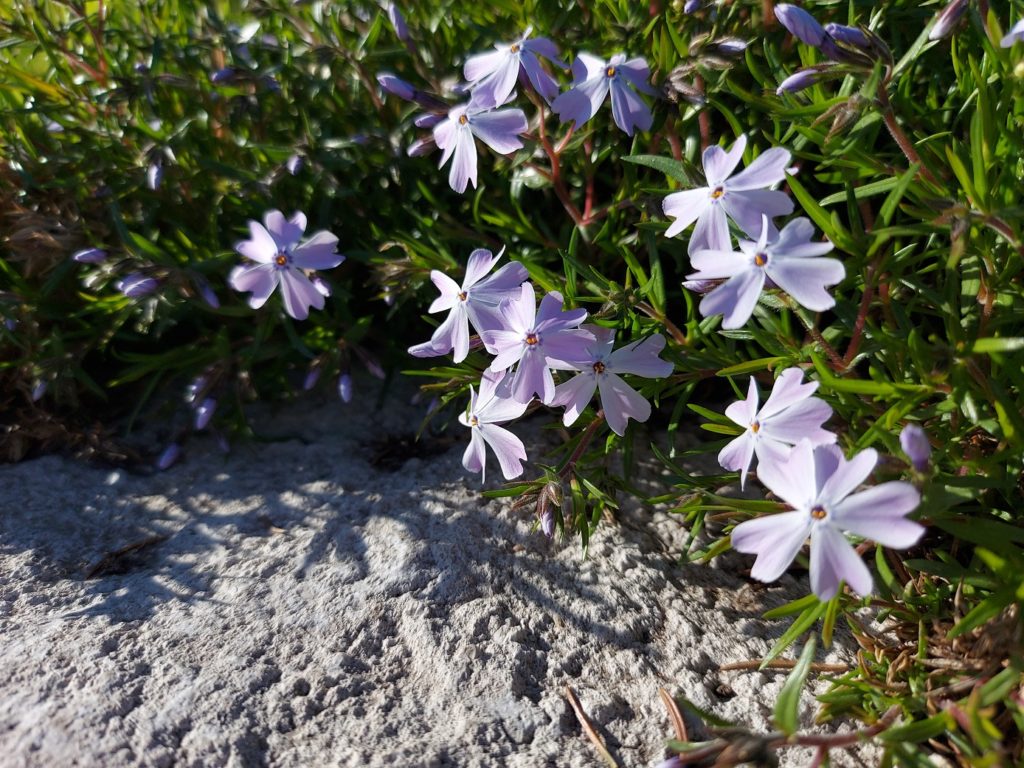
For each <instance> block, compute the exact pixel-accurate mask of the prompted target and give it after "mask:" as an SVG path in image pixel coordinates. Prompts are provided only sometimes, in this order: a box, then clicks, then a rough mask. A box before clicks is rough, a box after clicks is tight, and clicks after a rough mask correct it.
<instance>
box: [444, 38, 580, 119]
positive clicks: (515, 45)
mask: <svg viewBox="0 0 1024 768" xmlns="http://www.w3.org/2000/svg"><path fill="white" fill-rule="evenodd" d="M532 31H533V27H528V28H527V30H526V31H525V32H524V33H523V36H522V37H520V38H519V39H518V40H516V41H514V42H512V43H508V44H498V45H495V46H494V47H495V49H496V50H495V52H494V53H478V54H477V55H475V56H470V57H469V59H467V60H466V64H465V66H464V67H463V69H462V73H463V75H465V77H466V80H468V81H469V83H470V87H471V88H472V89H473V100H474V101H475V102H477V103H479V104H492V105H495V106H497V105H501V104H504V103H505V102H506V101H508V98H509V96H510V95H511V94H512V90H513V89H514V88H515V87H516V81H517V80H519V78H520V77H524V78H528V79H529V81H530V83H531V84H532V85H533V88H534V90H535V91H537V93H539V94H540V95H541V96H542V97H543V98H544V100H545V101H546V102H548V103H549V104H550V103H551V100H552V99H553V98H555V97H556V96H557V95H558V83H556V82H555V80H554V78H552V77H551V75H549V74H548V73H547V72H546V71H545V70H544V68H543V67H542V66H541V65H540V60H539V59H538V58H537V57H538V56H543V57H544V58H546V59H549V60H550V61H552V62H554V63H555V64H556V65H558V66H560V67H561V68H562V69H565V63H564V62H561V61H559V60H558V47H557V46H556V45H555V44H554V43H552V42H551V41H550V40H548V39H547V38H546V37H530V32H532Z"/></svg>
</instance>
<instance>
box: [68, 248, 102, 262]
mask: <svg viewBox="0 0 1024 768" xmlns="http://www.w3.org/2000/svg"><path fill="white" fill-rule="evenodd" d="M71 258H72V260H73V261H77V262H78V263H79V264H99V263H100V262H101V261H104V260H105V259H106V258H107V252H106V251H104V250H103V249H102V248H83V249H82V250H80V251H75V252H74V253H73V254H71Z"/></svg>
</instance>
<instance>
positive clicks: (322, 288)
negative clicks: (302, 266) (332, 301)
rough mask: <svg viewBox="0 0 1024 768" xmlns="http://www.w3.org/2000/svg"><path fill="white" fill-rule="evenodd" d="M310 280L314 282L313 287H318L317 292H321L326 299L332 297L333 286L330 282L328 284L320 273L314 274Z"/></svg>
mask: <svg viewBox="0 0 1024 768" xmlns="http://www.w3.org/2000/svg"><path fill="white" fill-rule="evenodd" d="M309 282H311V283H312V284H313V287H314V288H316V292H317V293H319V294H320V295H321V296H323V297H324V298H325V299H326V298H330V295H331V286H330V284H328V282H327V281H326V280H324V279H323V278H322V277H320V275H313V276H312V277H310V278H309Z"/></svg>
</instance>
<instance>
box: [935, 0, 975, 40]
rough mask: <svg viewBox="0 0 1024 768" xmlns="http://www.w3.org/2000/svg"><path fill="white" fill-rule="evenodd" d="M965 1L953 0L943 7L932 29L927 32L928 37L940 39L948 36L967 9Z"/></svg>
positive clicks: (966, 0) (966, 1)
mask: <svg viewBox="0 0 1024 768" xmlns="http://www.w3.org/2000/svg"><path fill="white" fill-rule="evenodd" d="M967 3H968V0H953V1H952V2H951V3H949V4H948V5H947V6H946V7H945V8H943V9H942V11H941V12H940V13H939V15H938V17H937V18H936V19H935V25H934V26H933V27H932V31H931V32H929V33H928V39H929V40H942V39H943V38H946V37H949V36H950V35H951V34H952V33H953V30H954V29H956V25H957V24H958V23H959V22H960V19H961V17H963V15H964V13H965V12H966V11H967Z"/></svg>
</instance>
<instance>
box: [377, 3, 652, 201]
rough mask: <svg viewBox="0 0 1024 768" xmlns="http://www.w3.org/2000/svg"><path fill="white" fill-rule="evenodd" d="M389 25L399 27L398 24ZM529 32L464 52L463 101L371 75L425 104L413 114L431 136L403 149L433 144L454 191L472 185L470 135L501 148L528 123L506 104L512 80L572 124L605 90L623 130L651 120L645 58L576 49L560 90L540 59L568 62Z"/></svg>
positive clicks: (515, 145) (513, 143)
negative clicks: (604, 55)
mask: <svg viewBox="0 0 1024 768" xmlns="http://www.w3.org/2000/svg"><path fill="white" fill-rule="evenodd" d="M392 23H393V24H394V23H395V20H394V18H393V19H392ZM395 28H396V30H398V29H399V28H400V25H397V24H396V25H395ZM401 28H404V22H403V24H402V25H401ZM531 33H532V28H531V29H527V30H526V32H525V33H524V34H523V35H522V37H520V38H519V39H517V40H514V41H512V42H510V43H500V44H497V45H495V46H494V47H495V51H494V52H492V53H481V54H477V55H475V56H471V57H470V58H469V59H467V61H466V63H465V65H464V66H463V70H462V74H463V76H464V77H465V79H466V83H465V84H463V85H460V86H459V87H457V88H456V89H455V91H456V93H457V94H458V95H464V94H466V93H467V92H468V93H469V97H470V98H469V100H468V101H467V102H465V103H463V104H458V105H456V106H449V105H447V104H446V103H445V102H444V101H442V100H440V99H438V98H437V97H435V96H433V95H431V94H427V93H424V92H423V91H420V90H417V89H416V88H415V87H413V86H412V85H411V84H409V83H407V82H406V81H404V80H402V79H400V78H398V77H396V76H395V75H392V74H388V73H384V74H381V75H379V76H378V78H377V80H378V82H379V83H380V85H381V87H382V88H383V89H384V90H385V91H387V92H388V93H390V94H392V95H394V96H397V97H399V98H401V99H405V100H406V101H411V102H415V103H416V104H418V105H419V106H421V107H422V108H423V109H425V110H426V112H425V113H424V114H422V115H419V116H418V117H416V119H415V124H416V126H417V127H418V128H429V129H431V131H432V135H431V136H430V137H429V138H426V139H420V140H418V141H416V142H414V143H413V144H412V145H411V146H410V147H409V150H408V151H409V154H410V155H422V154H426V153H427V152H430V151H433V149H435V148H440V149H441V151H442V154H441V162H440V167H442V168H443V167H444V166H445V164H447V163H448V161H449V160H450V161H451V168H450V170H449V174H448V183H449V184H450V185H451V188H452V189H454V190H455V191H456V192H459V193H460V194H461V193H463V192H465V191H466V187H467V185H469V184H472V185H473V186H474V187H476V180H477V151H476V139H479V140H480V141H482V142H483V143H484V144H486V145H487V146H488V147H490V148H491V149H492V150H494V151H495V152H497V153H498V154H501V155H507V154H510V153H512V152H515V151H516V150H518V149H521V148H522V146H523V142H522V141H521V140H520V138H519V136H520V135H521V134H524V133H526V131H527V130H528V128H529V123H528V121H527V119H526V114H525V113H524V112H523V111H522V110H521V109H518V108H508V107H506V105H507V104H509V103H510V102H511V101H512V100H513V99H514V98H515V87H516V83H517V82H519V83H522V84H524V86H526V87H530V88H532V89H533V91H534V92H536V93H537V95H538V96H540V97H541V98H542V99H543V100H544V102H545V103H547V104H549V105H550V107H551V109H552V110H553V111H554V112H555V113H556V114H557V115H558V116H559V119H560V120H561V121H562V122H563V123H568V122H572V123H573V124H574V126H575V128H579V127H580V126H582V125H583V124H584V123H586V122H587V121H588V120H590V118H592V117H593V116H594V115H595V114H596V113H597V110H598V109H599V108H600V107H601V105H602V104H603V103H604V101H605V100H606V99H607V98H608V97H609V96H610V97H611V104H612V119H614V121H615V124H616V125H617V126H618V127H619V128H620V129H622V130H623V131H625V132H626V134H628V135H630V136H632V135H633V132H634V131H635V130H636V129H637V128H639V129H640V130H642V131H646V130H648V129H649V128H650V127H651V123H652V122H653V117H652V115H651V110H650V108H649V107H648V106H647V104H645V103H644V101H643V99H641V98H640V96H639V93H645V94H648V95H650V96H653V95H654V94H655V91H654V89H653V88H652V87H651V86H650V84H649V82H648V81H649V79H650V69H649V68H648V66H647V62H646V61H644V59H641V58H632V59H627V58H626V56H625V54H621V53H619V54H616V55H614V56H612V57H611V58H610V59H607V60H605V59H602V58H600V57H598V56H594V55H592V54H589V53H580V54H578V55H577V56H576V58H575V60H574V61H573V63H572V67H571V70H572V75H573V81H572V84H571V86H570V88H569V90H567V91H565V92H564V93H559V87H558V83H557V82H556V81H555V79H554V78H553V77H552V75H551V74H550V73H549V72H548V71H547V70H546V69H545V68H544V67H543V66H542V63H541V59H547V60H548V61H549V62H551V63H552V64H554V65H555V66H556V67H557V68H559V69H562V70H564V69H566V68H567V66H566V64H565V62H563V61H561V60H560V59H559V58H558V57H559V52H558V47H557V46H556V45H555V44H554V43H553V42H551V41H550V40H549V39H547V38H545V37H531ZM541 119H543V118H541Z"/></svg>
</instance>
